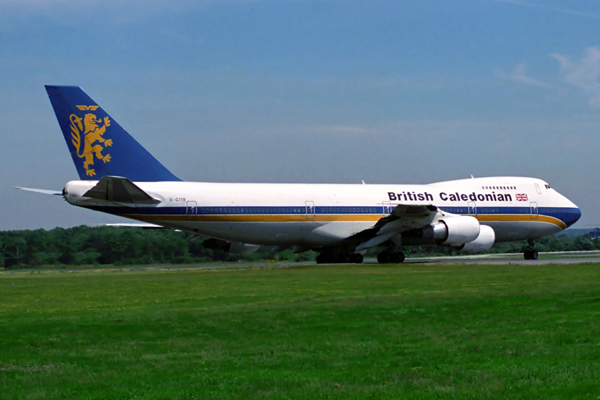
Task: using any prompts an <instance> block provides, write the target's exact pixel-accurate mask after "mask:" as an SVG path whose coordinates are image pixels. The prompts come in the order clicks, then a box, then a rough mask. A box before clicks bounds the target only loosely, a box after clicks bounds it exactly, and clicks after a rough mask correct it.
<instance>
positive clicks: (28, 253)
mask: <svg viewBox="0 0 600 400" xmlns="http://www.w3.org/2000/svg"><path fill="white" fill-rule="evenodd" d="M193 238H194V235H192V234H189V233H185V232H179V231H174V230H169V229H141V228H125V227H88V226H79V227H74V228H69V229H63V228H55V229H52V230H44V229H37V230H22V231H3V232H0V266H2V265H5V266H8V267H36V266H47V265H54V266H62V265H71V266H75V265H109V264H112V265H116V266H119V265H144V264H190V263H202V262H210V261H228V262H231V261H238V260H243V261H259V260H276V261H295V262H296V261H314V260H315V258H316V256H317V254H318V253H316V252H313V251H309V252H305V253H299V254H295V253H294V252H293V249H286V250H283V251H279V252H273V251H272V248H271V247H269V246H263V247H261V249H260V250H259V251H257V252H255V253H251V254H244V255H240V254H227V253H223V252H222V251H218V250H209V249H205V248H204V247H203V246H202V240H192V239H193ZM526 245H527V244H526V242H525V241H522V242H511V243H496V244H495V245H494V246H493V247H492V248H491V249H489V250H487V251H486V252H484V253H520V252H522V251H523V248H524V247H525V246H526ZM536 248H537V249H538V251H540V252H545V251H582V250H600V241H599V240H592V239H591V238H590V237H589V236H588V235H581V236H577V237H573V236H570V235H567V234H563V235H560V236H547V237H544V238H542V239H540V240H539V241H538V242H537V244H536ZM379 251H380V249H371V250H370V251H369V252H368V253H367V256H374V255H376V254H377V253H378V252H379ZM404 251H405V254H406V256H407V257H414V256H434V255H452V254H457V250H454V249H451V248H444V247H439V246H410V247H406V248H405V249H404Z"/></svg>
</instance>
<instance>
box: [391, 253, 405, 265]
mask: <svg viewBox="0 0 600 400" xmlns="http://www.w3.org/2000/svg"><path fill="white" fill-rule="evenodd" d="M404 258H405V257H404V253H392V260H391V262H392V263H393V264H402V263H403V262H404Z"/></svg>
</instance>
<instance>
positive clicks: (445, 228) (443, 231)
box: [419, 216, 480, 246]
mask: <svg viewBox="0 0 600 400" xmlns="http://www.w3.org/2000/svg"><path fill="white" fill-rule="evenodd" d="M479 230H480V225H479V221H478V220H477V219H476V218H475V217H468V216H459V217H451V218H446V219H443V220H439V221H437V222H436V223H434V224H432V225H429V226H426V227H425V228H423V229H422V232H421V235H422V236H421V235H419V236H421V237H422V238H423V239H429V240H433V241H434V242H435V243H437V244H439V245H442V246H462V245H463V244H465V243H469V242H472V241H474V240H476V239H477V238H478V237H479Z"/></svg>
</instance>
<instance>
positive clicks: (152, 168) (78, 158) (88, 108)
mask: <svg viewBox="0 0 600 400" xmlns="http://www.w3.org/2000/svg"><path fill="white" fill-rule="evenodd" d="M46 91H47V92H48V96H49V97H50V102H51V103H52V108H54V113H55V114H56V118H57V119H58V124H59V125H60V129H61V130H62V132H63V135H64V136H65V140H66V141H67V146H68V147H69V152H70V153H71V157H73V162H74V163H75V167H76V168H77V172H78V173H79V177H80V178H81V179H82V180H100V179H101V178H102V177H103V176H107V175H110V176H122V177H125V178H127V179H129V180H131V181H134V182H157V181H180V180H181V179H179V178H178V177H176V176H175V175H173V174H172V173H171V172H170V171H169V170H168V169H166V168H165V167H164V166H163V165H162V164H161V163H160V162H159V161H158V160H157V159H156V158H154V156H152V154H150V153H149V152H148V151H147V150H146V149H145V148H144V147H142V145H141V144H139V143H138V142H137V141H136V140H135V139H134V138H133V137H131V135H129V133H127V131H125V129H123V128H121V126H120V125H119V124H118V123H117V121H115V120H113V119H112V117H110V116H109V115H108V114H107V113H106V112H105V111H104V110H103V109H102V108H101V107H100V106H98V104H96V102H95V101H94V100H92V99H91V98H90V97H89V96H88V95H87V94H86V93H85V92H84V91H83V90H81V88H80V87H78V86H46Z"/></svg>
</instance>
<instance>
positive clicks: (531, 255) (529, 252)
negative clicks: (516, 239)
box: [523, 240, 538, 260]
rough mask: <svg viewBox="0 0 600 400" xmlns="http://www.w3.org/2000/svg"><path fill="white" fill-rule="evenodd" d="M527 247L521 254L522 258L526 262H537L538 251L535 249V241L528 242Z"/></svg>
mask: <svg viewBox="0 0 600 400" xmlns="http://www.w3.org/2000/svg"><path fill="white" fill-rule="evenodd" d="M527 244H528V246H527V247H526V248H525V251H524V252H523V258H525V259H526V260H537V259H538V251H537V250H536V249H535V241H533V240H528V241H527Z"/></svg>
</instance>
